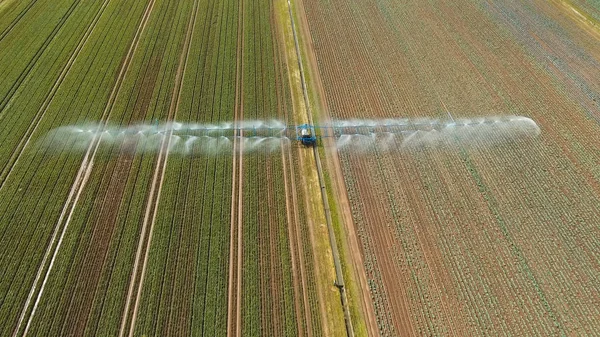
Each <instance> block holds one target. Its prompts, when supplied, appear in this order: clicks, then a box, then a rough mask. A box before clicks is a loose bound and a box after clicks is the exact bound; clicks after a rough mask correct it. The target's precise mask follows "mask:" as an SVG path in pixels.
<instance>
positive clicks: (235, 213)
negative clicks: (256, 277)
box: [227, 0, 244, 336]
mask: <svg viewBox="0 0 600 337" xmlns="http://www.w3.org/2000/svg"><path fill="white" fill-rule="evenodd" d="M243 66H244V0H241V1H240V3H239V9H238V34H237V61H236V80H235V82H236V83H235V88H236V90H235V108H234V117H233V123H234V127H235V128H237V125H238V124H239V121H240V120H242V119H243V116H244V79H243V76H244V72H243ZM238 132H239V134H238V135H237V136H238V137H234V139H233V170H232V171H233V173H232V187H231V230H230V235H229V277H228V279H229V282H228V283H229V285H228V289H229V290H228V303H227V335H228V336H234V335H235V336H241V334H242V304H241V301H242V299H241V295H242V275H241V274H242V249H243V246H242V239H243V238H242V207H243V204H242V195H243V194H242V182H243V170H242V152H243V148H242V147H243V144H242V142H240V141H239V140H240V137H241V136H242V135H243V134H242V132H241V131H238ZM236 194H237V196H236ZM235 228H237V230H235ZM234 253H235V258H234ZM234 269H235V273H234ZM234 275H235V276H234ZM234 287H235V295H234ZM234 302H235V303H234ZM234 317H235V321H234Z"/></svg>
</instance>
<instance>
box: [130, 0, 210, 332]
mask: <svg viewBox="0 0 600 337" xmlns="http://www.w3.org/2000/svg"><path fill="white" fill-rule="evenodd" d="M198 8H199V6H198V0H195V1H194V6H193V8H192V12H191V15H190V19H189V22H188V27H187V31H186V37H185V42H184V45H183V49H182V53H181V55H180V58H179V66H178V69H177V73H176V76H175V85H174V88H173V95H172V96H171V102H170V105H169V113H168V116H167V122H170V121H173V120H174V119H175V116H176V115H177V111H178V109H179V104H180V102H181V88H182V86H183V79H184V75H185V70H186V68H187V63H188V59H189V53H190V49H191V48H190V46H191V39H192V37H193V33H194V30H195V27H196V18H197V14H198ZM172 134H173V130H172V129H171V130H169V132H167V134H166V135H165V136H164V137H163V139H162V141H161V148H160V151H159V154H158V159H157V163H156V168H155V170H154V173H153V178H152V184H151V187H150V193H149V197H148V203H147V206H146V210H145V213H144V220H143V223H142V229H141V234H140V239H139V244H138V248H137V251H136V257H135V263H134V265H133V271H132V274H131V278H130V282H129V290H128V292H127V299H126V303H125V309H124V311H123V316H122V321H121V328H120V330H119V336H121V337H122V336H124V333H125V330H126V329H127V328H126V325H127V320H128V316H129V307H130V305H131V300H132V296H133V289H134V286H135V284H136V279H137V273H138V268H139V264H140V258H141V255H142V250H143V251H144V253H143V254H144V259H143V261H142V268H141V271H140V276H139V282H137V284H138V287H137V292H136V295H135V302H134V305H133V312H132V316H131V323H130V324H129V333H128V335H129V336H133V334H134V331H135V323H136V320H137V313H138V311H139V303H140V299H141V294H142V289H143V285H144V279H145V275H146V268H147V265H148V256H149V254H150V246H151V243H152V234H153V230H154V224H155V223H156V215H157V213H158V205H159V202H160V195H161V191H162V186H163V182H164V178H165V171H166V167H167V162H168V157H169V148H170V146H171V138H172V137H171V136H172ZM148 225H150V228H149V230H148V229H147V228H148ZM147 230H148V238H147V239H146V231H147ZM144 243H145V245H144Z"/></svg>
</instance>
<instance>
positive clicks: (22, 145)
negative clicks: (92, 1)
mask: <svg viewBox="0 0 600 337" xmlns="http://www.w3.org/2000/svg"><path fill="white" fill-rule="evenodd" d="M110 1H111V0H104V3H103V4H102V6H101V7H100V10H99V11H98V13H96V15H95V16H94V19H93V20H92V23H91V24H90V26H88V29H87V30H86V32H85V33H84V35H83V36H82V38H81V40H80V41H79V44H78V45H77V47H76V48H75V50H74V52H73V54H71V57H70V58H69V61H68V62H67V64H65V66H64V67H63V70H62V71H61V73H60V75H59V77H58V79H57V80H56V81H55V82H54V85H53V86H52V88H51V89H50V92H49V93H48V95H46V99H45V100H44V102H43V103H42V106H41V107H40V109H39V110H38V112H37V113H36V115H35V117H34V119H33V122H32V123H31V124H30V125H29V127H28V128H27V130H26V131H25V135H24V137H23V138H21V141H20V142H19V144H18V145H17V149H18V150H17V151H18V154H17V152H13V153H12V155H11V157H10V159H9V161H8V165H7V166H6V167H4V168H3V170H2V173H0V179H1V181H0V191H1V190H2V188H3V187H4V185H5V182H6V181H7V180H8V178H9V176H10V175H11V173H12V171H13V169H14V167H15V166H16V165H17V163H18V162H19V159H21V156H22V155H23V152H25V148H27V145H29V142H30V141H31V138H33V134H34V133H35V131H36V130H37V128H38V126H39V125H40V123H41V121H42V119H43V118H44V116H45V115H46V112H47V111H48V109H49V108H50V104H51V103H52V101H53V100H54V97H55V95H56V92H57V91H58V88H59V87H60V86H61V84H62V82H63V81H64V79H65V78H66V77H67V75H68V74H69V73H70V72H71V69H72V66H73V64H74V63H75V61H76V59H77V57H78V56H79V54H80V53H81V50H82V49H83V47H84V46H85V45H86V44H87V42H88V41H89V37H90V36H91V35H92V33H93V32H94V30H95V29H96V26H97V24H98V21H99V20H100V17H101V16H102V14H103V13H104V10H105V9H106V7H107V6H108V3H109V2H110ZM34 124H35V125H34ZM32 126H33V128H32ZM25 138H26V139H27V140H25ZM24 140H25V143H23V141H24ZM15 154H16V156H15ZM13 159H14V161H13ZM11 162H12V164H11ZM7 169H8V171H7Z"/></svg>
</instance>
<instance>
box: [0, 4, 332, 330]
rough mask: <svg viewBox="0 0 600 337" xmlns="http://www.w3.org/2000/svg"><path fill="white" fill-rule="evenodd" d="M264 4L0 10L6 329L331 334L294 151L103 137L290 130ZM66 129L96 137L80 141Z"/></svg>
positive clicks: (280, 49)
mask: <svg viewBox="0 0 600 337" xmlns="http://www.w3.org/2000/svg"><path fill="white" fill-rule="evenodd" d="M282 4H283V3H282ZM279 5H280V6H281V4H279ZM274 6H275V4H274V3H273V2H271V1H267V0H255V1H233V0H227V1H213V0H190V1H174V0H145V1H125V0H104V1H95V2H91V1H84V0H61V1H46V0H37V1H11V0H4V1H2V2H0V120H1V121H2V123H1V125H0V134H1V136H2V139H3V142H2V145H1V146H0V170H1V171H0V172H1V173H0V184H1V185H0V219H1V222H0V246H1V247H2V248H0V249H1V251H0V265H1V268H0V270H1V275H2V277H1V279H0V319H1V321H2V322H4V323H3V324H2V327H1V334H2V335H11V334H12V335H45V336H48V335H55V336H58V335H110V336H116V335H120V336H121V335H126V334H127V335H136V336H137V335H181V334H190V333H193V334H195V335H199V334H202V335H206V336H216V335H227V334H242V335H300V334H301V335H310V336H313V335H320V334H321V333H324V331H327V330H323V327H322V326H321V320H322V319H323V317H328V315H330V314H329V313H327V312H325V313H323V312H322V310H323V309H322V308H325V307H330V304H327V305H326V304H325V303H322V302H323V301H330V300H331V296H325V297H324V296H323V295H318V292H319V291H320V292H323V289H328V288H327V287H328V286H329V285H326V286H323V287H322V288H323V289H320V290H319V289H317V288H318V287H317V286H316V285H315V284H314V281H312V279H313V276H314V274H315V262H314V261H315V258H314V256H315V252H314V249H316V248H315V247H314V246H313V245H312V244H311V238H310V235H309V228H308V226H309V220H308V219H307V217H306V212H307V211H306V210H305V208H306V207H308V204H307V203H303V202H300V203H299V204H298V203H296V204H293V203H294V202H297V200H296V199H297V198H298V199H299V200H304V198H305V197H304V196H305V194H304V193H305V192H304V191H301V190H300V187H298V189H299V190H298V191H297V190H296V187H295V186H296V185H297V184H299V182H296V180H298V179H300V178H301V177H300V174H301V173H300V172H299V171H295V170H294V168H293V166H294V165H297V164H298V163H297V159H294V158H295V157H296V155H294V156H292V155H291V153H292V152H298V151H302V149H299V148H297V147H294V146H292V145H290V143H289V142H281V144H279V145H278V146H277V148H276V149H273V148H272V147H264V148H263V147H261V146H260V145H255V146H254V147H255V148H256V149H254V150H253V151H251V152H249V151H247V150H244V146H246V145H244V141H243V140H244V138H235V137H234V138H233V142H234V146H236V147H238V148H239V150H235V149H234V150H233V151H229V152H227V153H226V154H215V153H210V154H209V153H205V152H203V151H202V150H201V149H202V148H203V147H206V146H208V145H207V143H203V142H201V141H197V139H196V138H194V137H185V136H178V135H171V136H170V137H166V136H165V137H163V138H162V140H160V141H159V143H158V144H160V147H158V148H156V149H153V150H148V149H145V148H144V146H143V144H145V143H144V141H143V140H142V139H141V138H136V137H131V138H130V139H126V140H124V141H122V142H116V141H111V140H110V137H112V136H111V135H109V134H107V133H106V132H102V130H106V129H109V128H119V127H132V126H135V125H142V124H146V125H155V124H156V125H158V124H161V125H164V124H165V123H183V124H186V125H187V124H190V123H208V124H210V123H221V122H229V123H231V122H233V123H236V121H241V120H273V119H277V120H280V121H284V122H285V123H289V124H293V123H294V118H295V117H294V113H293V107H292V100H291V95H292V93H291V89H290V86H289V83H290V81H291V79H290V77H289V71H290V70H289V69H290V67H297V64H293V63H291V64H288V63H287V61H286V58H287V56H286V53H289V51H288V50H286V49H285V45H284V44H283V43H280V39H281V38H282V37H283V34H284V28H283V27H280V26H277V22H280V23H283V22H287V21H285V20H284V19H285V16H283V15H282V14H281V13H276V11H275V7H274ZM282 13H285V12H282ZM277 17H279V19H277ZM286 29H290V27H287V28H286ZM169 125H170V124H169ZM173 125H175V124H173ZM61 127H62V128H64V127H70V128H72V129H78V128H79V129H81V130H84V129H85V130H87V131H85V132H89V133H90V134H93V137H91V138H90V139H89V142H87V143H85V144H84V145H85V146H81V144H79V143H78V141H77V139H75V138H69V137H65V136H64V134H61V132H60V130H61ZM56 130H59V131H56ZM81 130H80V131H78V132H84V131H81ZM94 132H96V133H94ZM170 132H172V131H170ZM241 136H243V134H242V135H241ZM238 141H239V144H237V143H238ZM177 146H179V147H182V146H185V149H186V151H187V152H188V154H182V153H181V152H178V151H172V149H173V148H174V147H177ZM171 152H173V153H171ZM311 235H312V234H311ZM327 262H328V264H325V265H323V266H321V268H322V269H323V268H325V269H327V268H333V267H332V265H331V264H330V263H331V261H327ZM333 298H334V300H335V297H333ZM334 305H335V307H336V308H337V309H338V310H341V309H340V308H339V305H338V304H335V303H334Z"/></svg>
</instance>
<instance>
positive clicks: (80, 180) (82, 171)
mask: <svg viewBox="0 0 600 337" xmlns="http://www.w3.org/2000/svg"><path fill="white" fill-rule="evenodd" d="M154 3H155V0H151V1H150V2H149V3H148V5H147V6H146V11H145V12H144V15H143V17H142V20H141V21H140V24H139V25H138V28H137V31H136V34H135V35H134V38H133V40H132V42H131V45H130V47H129V50H128V52H127V55H126V56H125V59H124V60H123V62H122V65H121V69H120V71H119V75H118V77H117V80H116V82H115V85H114V86H113V90H112V91H111V94H110V97H109V99H108V101H107V104H106V107H105V109H104V112H103V114H102V118H101V122H100V124H99V128H100V127H101V126H103V125H104V126H105V125H106V124H107V122H108V118H109V116H110V113H111V111H112V108H113V106H114V102H115V100H116V96H117V94H118V92H119V91H120V88H121V86H122V83H123V79H124V78H125V74H126V73H127V71H128V70H129V66H130V64H131V59H132V58H133V54H134V53H135V51H136V50H137V47H138V45H139V41H140V36H141V35H142V32H143V31H144V29H145V27H146V24H147V22H148V18H149V17H150V13H151V12H152V9H153V8H154ZM100 138H101V136H100V137H97V136H94V138H93V139H92V141H91V142H90V144H89V146H88V148H87V150H86V154H85V156H84V158H83V160H82V162H81V165H80V167H79V170H78V172H77V175H76V177H75V181H74V183H73V185H72V186H71V189H70V191H69V196H68V198H67V201H66V203H65V205H64V207H63V208H62V211H61V215H60V217H59V220H58V221H57V223H56V226H55V228H54V232H53V235H52V238H51V240H50V242H49V244H48V246H47V248H46V250H45V253H44V258H43V259H42V263H41V264H40V267H39V268H38V272H37V274H36V277H35V280H34V282H33V284H32V287H31V289H30V291H29V295H28V296H27V300H26V302H25V305H24V307H23V310H22V311H21V315H20V317H19V321H18V323H17V326H16V328H15V330H14V332H13V336H17V335H18V334H19V331H20V330H21V326H22V324H23V321H24V319H25V316H26V315H27V312H28V311H29V304H30V302H31V300H32V299H33V296H34V295H35V292H36V288H37V284H38V282H39V280H40V277H41V274H42V273H43V270H44V269H45V268H46V261H47V260H48V257H49V256H50V254H51V251H52V258H51V260H50V262H49V265H48V269H47V270H46V273H45V276H44V280H43V281H42V284H41V286H40V289H39V291H38V292H37V297H36V300H35V302H34V304H33V307H32V309H31V313H30V314H29V317H28V319H27V325H26V326H25V330H24V331H23V336H25V335H27V332H28V330H29V327H30V325H31V321H32V319H33V317H34V316H35V311H36V309H37V306H38V304H39V302H40V299H41V297H42V294H43V292H44V287H45V285H46V282H47V281H48V277H49V275H50V272H51V271H52V266H53V265H54V261H55V259H56V256H57V255H58V251H59V250H60V246H61V244H62V240H63V238H64V236H65V233H66V231H67V228H68V225H69V223H70V221H71V218H72V216H73V213H74V211H75V208H76V206H77V202H78V201H79V197H80V196H81V193H82V192H83V189H84V187H85V185H86V183H87V180H88V178H89V176H90V174H91V172H92V168H93V164H94V158H95V156H96V153H97V151H98V148H99V144H100ZM63 219H65V222H64V225H63V226H62V232H61V235H60V239H59V241H58V243H57V244H56V246H55V247H54V244H55V241H56V238H57V235H58V232H59V231H60V228H61V225H62V222H63ZM52 247H54V249H52Z"/></svg>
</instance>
